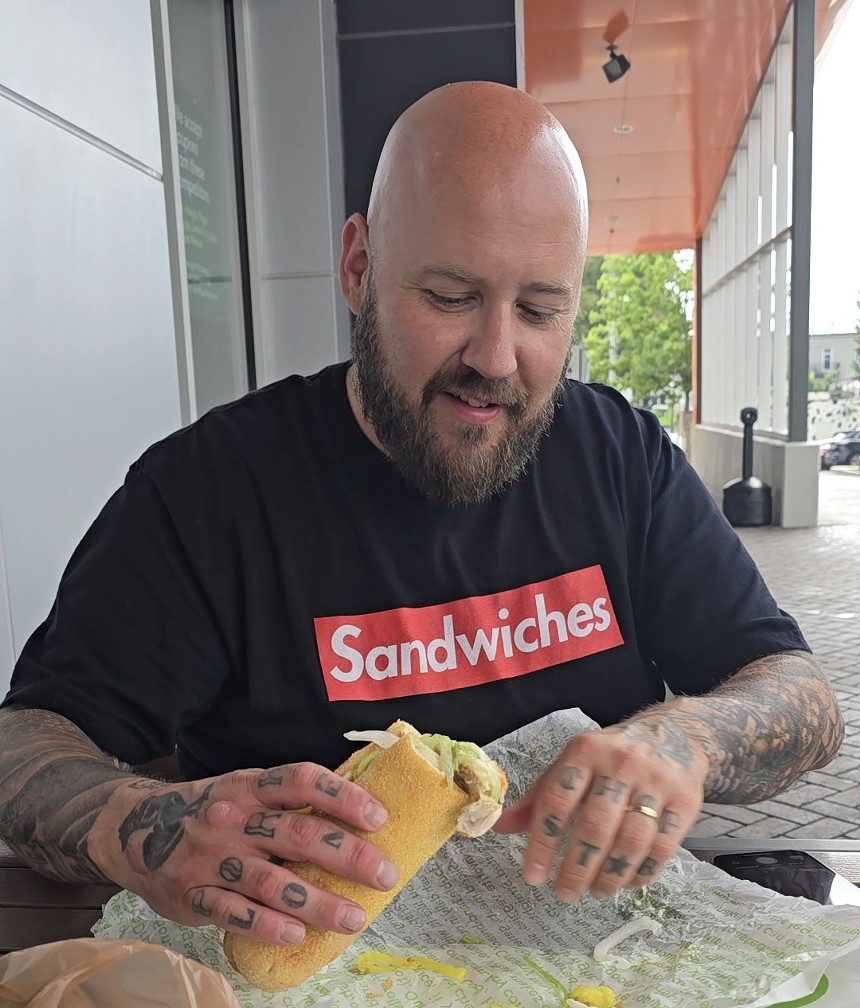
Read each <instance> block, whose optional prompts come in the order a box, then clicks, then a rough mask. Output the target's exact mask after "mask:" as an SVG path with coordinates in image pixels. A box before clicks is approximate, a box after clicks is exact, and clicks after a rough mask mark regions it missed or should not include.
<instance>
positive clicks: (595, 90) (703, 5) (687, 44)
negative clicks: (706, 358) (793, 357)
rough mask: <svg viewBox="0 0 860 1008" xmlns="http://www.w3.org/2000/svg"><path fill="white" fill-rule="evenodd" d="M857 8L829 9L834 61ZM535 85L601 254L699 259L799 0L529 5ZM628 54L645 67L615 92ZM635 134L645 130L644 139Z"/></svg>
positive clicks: (823, 5)
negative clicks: (575, 158)
mask: <svg viewBox="0 0 860 1008" xmlns="http://www.w3.org/2000/svg"><path fill="white" fill-rule="evenodd" d="M848 2H850V0H815V3H816V45H817V49H818V50H819V51H820V50H821V47H822V46H823V45H824V43H825V41H826V39H827V36H828V34H829V32H830V30H831V29H832V27H833V24H834V22H835V20H836V17H837V15H838V14H839V12H840V11H841V10H842V9H843V8H844V7H845V6H846V5H847V3H848ZM523 6H524V8H525V15H524V35H525V72H526V79H525V88H526V90H527V91H528V92H529V93H530V94H532V95H534V97H535V98H537V99H538V100H539V101H540V102H542V103H543V104H545V105H546V106H547V107H548V108H549V109H550V111H552V112H553V114H554V115H555V116H556V117H557V118H558V119H559V120H560V121H561V123H562V124H563V125H564V127H565V129H566V130H567V132H568V133H569V135H570V137H571V139H572V140H573V142H574V143H575V144H576V146H577V149H578V150H579V153H580V156H581V157H582V161H583V165H584V168H585V174H586V177H587V179H588V185H589V204H590V209H591V233H590V238H589V246H588V252H589V254H590V255H604V254H610V253H616V254H617V253H621V254H624V253H631V252H662V251H668V250H673V249H679V248H692V247H693V246H694V245H695V242H696V239H697V238H699V237H701V235H702V233H703V231H704V229H705V227H706V226H707V223H708V220H709V218H710V215H711V211H712V209H713V207H714V204H715V202H716V199H717V197H718V196H719V192H720V188H721V186H722V184H723V179H724V177H725V174H726V171H727V169H728V167H729V165H730V163H731V159H732V155H733V153H734V150H735V146H736V145H737V142H738V139H739V137H740V135H741V133H742V131H743V127H744V123H745V122H746V119H747V117H748V115H749V113H750V110H751V108H752V105H753V102H754V100H755V96H756V94H757V92H758V88H759V84H760V82H761V80H762V78H763V76H764V73H765V71H766V69H767V65H768V62H769V60H770V55H771V52H772V50H773V47H774V45H775V44H776V40H777V38H778V37H779V33H780V30H781V28H782V25H783V22H784V20H785V18H786V16H787V15H788V14H789V11H790V6H791V4H790V0H624V2H620V3H617V4H611V3H607V2H606V0H527V2H525V3H524V5H523ZM610 44H615V45H617V46H618V51H619V52H620V53H622V54H623V55H624V56H626V57H627V59H629V60H630V62H631V64H632V66H631V69H630V70H629V71H628V72H627V73H626V74H625V75H624V76H623V77H621V78H620V79H619V80H616V81H615V82H614V83H612V84H610V83H609V82H608V81H607V79H606V77H605V75H604V73H603V71H602V69H601V67H602V64H604V63H605V62H606V61H607V60H608V58H609V53H608V52H607V48H606V47H607V46H608V45H610ZM630 127H632V129H631V128H630Z"/></svg>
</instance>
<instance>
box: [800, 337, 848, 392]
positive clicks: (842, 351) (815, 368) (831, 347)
mask: <svg viewBox="0 0 860 1008" xmlns="http://www.w3.org/2000/svg"><path fill="white" fill-rule="evenodd" d="M856 353H857V333H827V334H823V335H819V334H812V333H810V335H809V370H810V371H812V372H813V373H814V374H815V377H816V378H823V377H824V375H825V374H827V372H828V371H836V370H838V371H839V377H840V379H841V380H842V381H848V380H849V379H851V378H853V377H854V367H853V365H854V357H855V354H856Z"/></svg>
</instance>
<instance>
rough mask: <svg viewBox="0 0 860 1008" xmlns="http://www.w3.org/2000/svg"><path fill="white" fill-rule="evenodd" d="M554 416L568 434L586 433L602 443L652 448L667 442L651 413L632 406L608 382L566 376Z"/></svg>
mask: <svg viewBox="0 0 860 1008" xmlns="http://www.w3.org/2000/svg"><path fill="white" fill-rule="evenodd" d="M557 419H559V420H561V424H560V426H561V428H562V430H567V432H568V433H569V434H570V435H571V436H574V437H577V438H578V439H581V438H582V437H583V436H590V437H592V438H595V439H599V440H600V442H601V443H603V444H604V445H613V444H615V445H617V446H618V447H624V448H642V449H646V450H652V451H655V450H659V449H660V448H661V447H662V446H663V443H664V441H665V442H666V443H667V444H668V443H670V442H669V439H668V437H667V436H666V435H665V434H664V432H663V429H662V427H661V425H660V421H659V420H658V419H657V417H656V416H655V415H654V414H653V413H651V412H650V411H649V410H644V409H639V408H638V407H636V406H632V405H631V404H630V403H629V402H628V401H627V399H625V398H624V396H623V395H622V394H621V393H620V392H618V391H617V390H616V389H614V388H610V387H609V386H608V385H599V384H597V383H585V382H579V381H574V380H573V379H567V380H566V381H565V383H564V387H563V389H562V394H561V398H560V402H559V410H558V413H557Z"/></svg>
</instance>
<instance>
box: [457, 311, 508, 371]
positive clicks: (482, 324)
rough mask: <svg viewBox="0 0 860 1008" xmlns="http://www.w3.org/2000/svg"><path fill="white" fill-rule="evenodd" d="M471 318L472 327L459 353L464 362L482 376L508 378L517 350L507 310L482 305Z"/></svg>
mask: <svg viewBox="0 0 860 1008" xmlns="http://www.w3.org/2000/svg"><path fill="white" fill-rule="evenodd" d="M472 321H473V324H474V328H472V329H470V332H469V338H468V342H467V343H466V345H465V346H464V347H463V351H462V354H461V359H462V361H463V363H464V364H465V365H467V366H468V367H470V368H472V369H473V370H475V371H477V372H478V373H479V374H481V375H483V376H484V377H485V378H510V377H511V375H512V374H514V372H515V371H516V370H517V353H516V343H515V338H514V337H515V333H514V326H513V322H512V320H511V317H510V315H509V313H508V312H507V311H506V310H505V309H504V308H501V307H500V308H491V307H490V306H485V307H484V308H483V310H482V311H480V312H479V313H476V314H475V315H473V316H472Z"/></svg>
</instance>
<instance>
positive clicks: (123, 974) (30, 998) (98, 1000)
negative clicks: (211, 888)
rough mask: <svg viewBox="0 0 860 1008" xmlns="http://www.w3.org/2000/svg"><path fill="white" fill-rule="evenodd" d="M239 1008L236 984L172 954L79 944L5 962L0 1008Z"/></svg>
mask: <svg viewBox="0 0 860 1008" xmlns="http://www.w3.org/2000/svg"><path fill="white" fill-rule="evenodd" d="M20 1005H26V1006H27V1008H239V1002H238V1001H237V1000H236V998H235V995H234V994H233V989H232V988H231V986H230V984H229V981H228V980H227V978H226V977H223V976H221V975H220V974H219V973H216V972H215V971H214V970H211V969H209V967H208V966H204V965H203V964H202V963H197V962H193V961H192V960H191V959H186V958H185V956H181V955H179V954H178V953H177V952H174V951H172V950H171V949H167V948H162V947H161V946H160V945H148V944H147V943H146V942H139V941H106V940H104V939H101V938H72V939H69V940H68V941H59V942H52V943H51V944H48V945H37V946H35V947H34V948H28V949H20V950H19V951H17V952H10V953H9V954H8V955H5V956H3V957H2V958H0V1008H13V1006H20Z"/></svg>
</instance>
